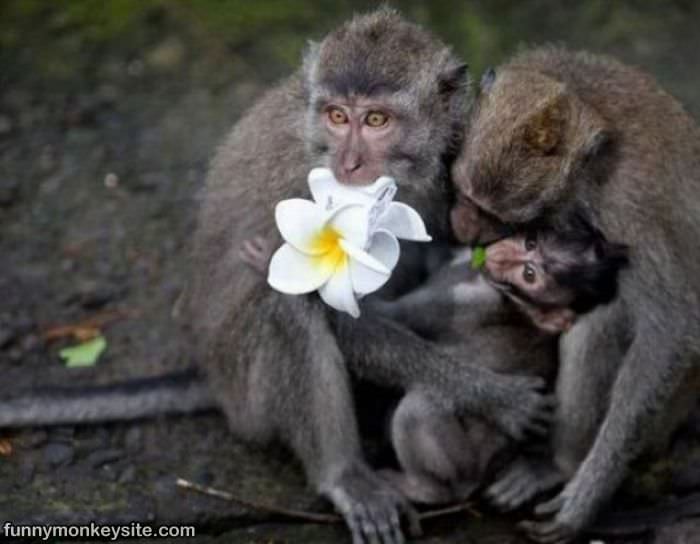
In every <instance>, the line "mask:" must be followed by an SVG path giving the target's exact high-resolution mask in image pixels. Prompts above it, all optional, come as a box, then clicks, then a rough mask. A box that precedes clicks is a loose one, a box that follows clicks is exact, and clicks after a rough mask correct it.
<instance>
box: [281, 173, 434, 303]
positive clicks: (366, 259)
mask: <svg viewBox="0 0 700 544" xmlns="http://www.w3.org/2000/svg"><path fill="white" fill-rule="evenodd" d="M309 187H310V189H311V195H312V196H313V198H314V202H312V201H310V200H304V199H298V198H297V199H290V200H283V201H281V202H279V203H278V204H277V207H276V208H275V221H276V222H277V227H278V228H279V230H280V233H281V234H282V238H283V239H284V241H285V243H284V244H283V245H282V247H280V248H279V249H278V250H277V251H276V252H275V254H274V255H273V256H272V260H271V261H270V269H269V274H268V283H269V284H270V285H271V286H272V287H273V288H274V289H276V290H278V291H281V292H283V293H287V294H292V295H299V294H304V293H310V292H312V291H315V290H318V292H319V295H320V296H321V298H322V299H323V301H324V302H325V303H326V304H328V305H329V306H331V307H333V308H335V309H336V310H340V311H344V312H347V313H349V314H350V315H352V316H353V317H358V316H359V315H360V310H359V307H358V305H357V297H358V296H360V297H361V296H364V295H366V294H368V293H371V292H373V291H376V290H377V289H379V288H380V287H381V286H382V285H384V284H385V283H386V282H387V280H388V279H389V277H390V276H391V271H392V270H393V269H394V267H395V266H396V263H397V262H398V259H399V243H398V240H397V238H404V239H408V240H416V241H429V240H430V237H429V236H428V234H427V232H426V230H425V225H424V224H423V221H422V220H421V218H420V216H419V215H418V213H417V212H416V211H415V210H413V209H412V208H410V207H409V206H406V205H405V204H400V203H397V202H392V198H393V196H394V194H395V193H396V184H395V182H394V180H393V179H391V178H388V177H381V178H379V179H377V180H376V181H375V182H374V183H373V184H372V185H368V186H364V187H357V188H355V187H347V186H344V185H342V184H340V183H338V182H337V181H336V180H335V177H334V176H333V174H332V172H331V171H330V170H328V169H325V168H316V169H314V170H312V171H311V173H310V174H309Z"/></svg>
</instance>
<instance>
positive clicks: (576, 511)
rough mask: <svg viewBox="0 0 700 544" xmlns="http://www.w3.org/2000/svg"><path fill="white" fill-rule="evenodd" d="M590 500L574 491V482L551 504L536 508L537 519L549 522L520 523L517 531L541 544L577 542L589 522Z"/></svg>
mask: <svg viewBox="0 0 700 544" xmlns="http://www.w3.org/2000/svg"><path fill="white" fill-rule="evenodd" d="M590 498H591V496H590V495H588V494H586V493H580V492H579V491H578V490H577V485H576V478H574V479H573V480H571V481H570V482H569V483H568V484H567V485H566V487H565V488H564V489H563V490H562V491H561V493H559V495H557V496H556V497H554V498H553V499H552V500H550V501H547V502H545V503H542V504H540V505H539V506H537V507H536V508H535V515H536V516H537V517H539V518H543V517H548V516H554V517H553V518H551V519H548V520H543V519H540V520H537V521H523V522H521V523H520V524H519V525H518V527H519V528H520V529H522V530H523V531H524V532H525V534H526V535H527V536H528V538H530V539H531V540H534V541H535V542H540V543H542V544H566V543H568V542H571V541H572V540H574V538H576V536H577V535H578V534H579V533H580V532H581V531H583V529H585V527H586V526H587V525H588V523H589V522H590V521H591V519H592V517H593V515H594V511H593V508H592V501H590Z"/></svg>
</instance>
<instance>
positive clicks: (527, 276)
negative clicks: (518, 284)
mask: <svg viewBox="0 0 700 544" xmlns="http://www.w3.org/2000/svg"><path fill="white" fill-rule="evenodd" d="M536 276H537V273H536V272H535V267H534V266H532V265H531V264H530V263H527V264H526V265H525V267H524V268H523V279H524V280H525V282H526V283H535V278H536Z"/></svg>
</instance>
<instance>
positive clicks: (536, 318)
mask: <svg viewBox="0 0 700 544" xmlns="http://www.w3.org/2000/svg"><path fill="white" fill-rule="evenodd" d="M527 313H528V315H529V316H530V318H531V319H532V321H533V322H534V323H535V325H536V326H537V327H538V328H540V329H541V330H543V331H545V332H548V333H550V334H559V333H562V332H566V331H568V330H569V329H570V328H571V327H572V326H573V324H574V321H576V313H575V312H574V311H573V310H572V309H570V308H547V309H543V308H537V307H531V308H528V309H527Z"/></svg>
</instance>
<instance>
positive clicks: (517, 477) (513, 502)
mask: <svg viewBox="0 0 700 544" xmlns="http://www.w3.org/2000/svg"><path fill="white" fill-rule="evenodd" d="M563 482H564V477H563V476H562V474H561V473H560V472H559V470H557V468H556V467H554V465H552V463H551V462H550V461H548V460H544V459H528V458H524V457H520V458H518V459H517V460H515V461H514V462H513V463H512V464H511V465H510V466H509V467H508V468H507V469H506V470H505V472H503V473H502V474H501V475H500V476H499V478H498V479H497V480H496V482H495V483H493V484H492V485H491V486H489V488H488V489H487V490H486V491H485V492H484V495H485V497H486V499H487V500H488V501H489V502H490V503H491V504H492V505H494V506H495V507H496V508H498V509H500V510H502V511H505V512H508V511H511V510H515V509H517V508H520V507H521V506H522V505H524V504H525V503H526V502H528V501H530V500H532V499H533V498H534V497H535V496H536V495H538V494H540V493H543V492H545V491H549V490H550V489H553V488H555V487H556V486H558V485H560V484H562V483H563Z"/></svg>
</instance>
